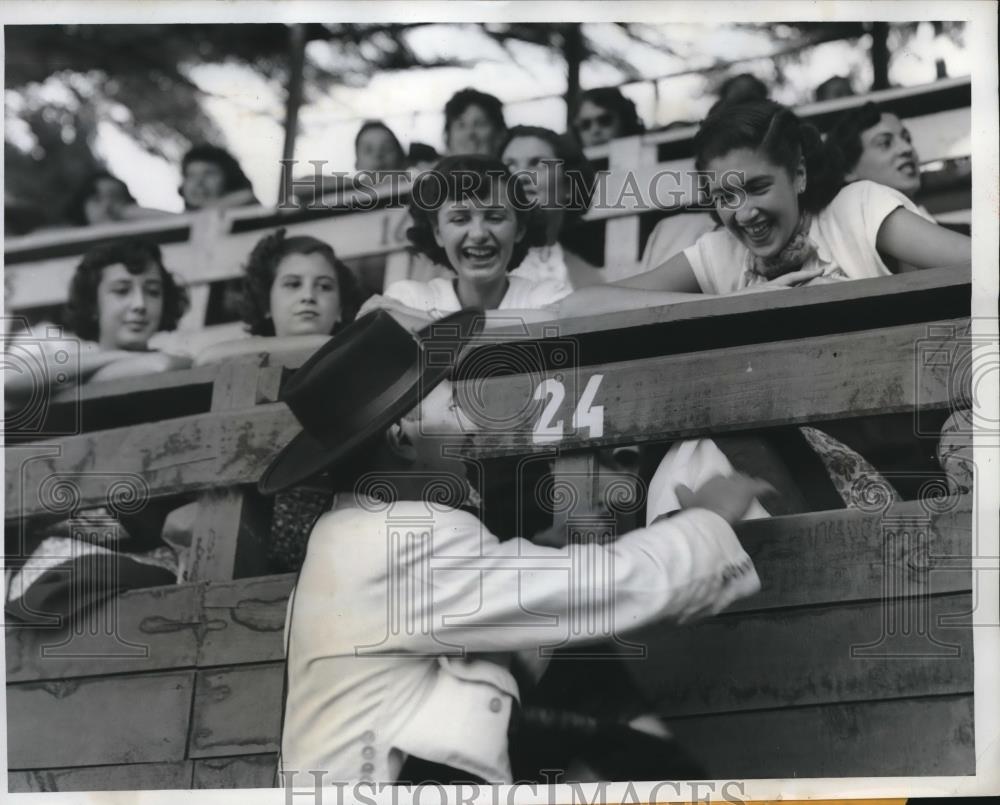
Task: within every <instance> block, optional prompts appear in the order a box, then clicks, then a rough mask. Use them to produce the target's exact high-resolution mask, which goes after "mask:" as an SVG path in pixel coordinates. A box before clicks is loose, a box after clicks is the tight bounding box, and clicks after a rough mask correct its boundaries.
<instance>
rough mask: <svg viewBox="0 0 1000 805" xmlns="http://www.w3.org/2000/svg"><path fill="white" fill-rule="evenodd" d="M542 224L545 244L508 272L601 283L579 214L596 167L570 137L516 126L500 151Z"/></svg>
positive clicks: (584, 208) (588, 196)
mask: <svg viewBox="0 0 1000 805" xmlns="http://www.w3.org/2000/svg"><path fill="white" fill-rule="evenodd" d="M500 152H501V159H502V160H503V163H504V164H505V165H506V166H507V167H508V168H509V169H510V170H511V172H512V173H513V174H514V176H515V177H517V179H518V180H519V181H520V182H521V183H522V185H523V187H524V191H525V193H526V194H527V197H528V200H529V201H530V202H532V203H535V204H537V205H538V212H539V214H540V215H541V216H542V218H543V220H544V222H545V243H544V244H543V245H541V246H535V247H532V248H531V249H529V250H528V253H527V255H525V258H524V260H522V261H521V265H519V266H518V267H517V268H516V269H514V271H513V272H512V273H513V274H514V275H516V276H523V277H527V278H528V279H531V280H535V281H541V280H556V281H558V282H560V283H563V284H568V286H569V287H573V288H579V287H583V286H585V285H594V284H597V283H600V282H603V281H604V277H603V275H602V274H601V273H600V272H599V270H598V269H597V268H596V267H595V266H594V265H593V264H592V263H591V262H590V261H588V260H587V258H586V257H585V256H584V254H583V253H584V252H585V250H586V243H587V241H586V238H585V234H586V233H585V232H584V231H583V229H584V227H583V226H582V220H581V219H582V218H583V215H584V214H585V213H586V212H587V210H588V209H589V207H590V201H591V198H592V197H593V194H594V182H595V178H596V177H595V174H594V169H593V168H592V167H591V166H590V163H589V162H588V161H587V159H586V157H584V155H583V152H582V151H580V149H579V148H578V147H577V146H576V143H574V142H573V141H572V140H570V138H569V136H568V135H563V134H557V133H556V132H554V131H552V129H546V128H542V127H540V126H514V128H512V129H510V130H509V131H508V132H507V137H506V139H505V141H504V143H503V145H502V147H501V149H500Z"/></svg>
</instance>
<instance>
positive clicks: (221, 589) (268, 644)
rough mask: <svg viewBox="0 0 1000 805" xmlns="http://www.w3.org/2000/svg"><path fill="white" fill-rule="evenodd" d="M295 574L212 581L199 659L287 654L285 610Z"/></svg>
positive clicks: (202, 662) (231, 661)
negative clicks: (284, 640)
mask: <svg viewBox="0 0 1000 805" xmlns="http://www.w3.org/2000/svg"><path fill="white" fill-rule="evenodd" d="M294 583H295V574H291V573H289V574H283V575H280V576H266V577H263V578H256V579H240V580H238V581H231V582H224V583H217V584H209V585H207V586H206V588H205V597H204V602H205V604H204V605H205V610H204V612H205V619H206V622H208V623H211V624H212V628H211V629H208V630H206V632H205V636H204V640H203V641H202V643H201V648H200V651H199V653H198V665H199V666H202V667H205V666H213V665H238V664H244V663H260V662H267V661H269V660H281V659H283V658H284V654H285V652H284V649H285V647H284V642H283V639H284V638H283V635H284V628H285V610H286V608H287V604H288V596H289V594H290V592H291V589H292V586H293V585H294Z"/></svg>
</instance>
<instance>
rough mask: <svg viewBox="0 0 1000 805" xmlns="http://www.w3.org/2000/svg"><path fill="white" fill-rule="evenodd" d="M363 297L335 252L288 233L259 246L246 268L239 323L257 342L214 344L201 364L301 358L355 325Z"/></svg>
mask: <svg viewBox="0 0 1000 805" xmlns="http://www.w3.org/2000/svg"><path fill="white" fill-rule="evenodd" d="M360 304H361V291H360V290H359V288H358V283H357V280H356V279H355V277H354V274H353V273H352V272H351V270H350V269H349V268H348V267H347V266H345V265H344V264H343V263H342V262H340V260H338V259H337V256H336V254H335V253H334V250H333V247H332V246H330V244H328V243H325V242H324V241H322V240H319V239H318V238H314V237H312V236H310V235H295V236H292V237H287V236H286V230H285V229H284V227H282V228H281V229H278V230H277V231H275V232H273V233H271V234H270V235H267V236H265V237H263V238H261V239H260V240H259V241H257V245H255V246H254V248H253V251H252V252H250V257H249V258H248V259H247V262H246V265H245V266H244V267H243V294H242V299H241V311H240V312H241V318H242V319H243V322H244V324H245V325H246V330H247V332H248V333H249V334H250V335H251V336H258V337H257V338H250V339H246V338H244V339H240V340H236V341H229V342H225V343H221V344H216V345H213V346H211V347H209V348H208V349H207V350H205V351H204V352H202V353H201V354H199V355H198V359H197V362H198V363H199V364H204V363H215V362H217V361H219V360H222V359H223V358H229V357H232V356H234V355H243V354H247V353H251V352H268V353H270V354H275V353H276V352H282V351H292V352H302V351H304V350H307V349H309V348H310V347H319V346H320V345H321V344H325V343H326V341H327V339H329V337H330V336H331V335H333V334H334V333H336V332H338V331H339V330H340V328H341V327H343V326H344V325H345V324H349V323H350V322H352V321H354V317H355V315H356V314H357V312H358V307H359V306H360Z"/></svg>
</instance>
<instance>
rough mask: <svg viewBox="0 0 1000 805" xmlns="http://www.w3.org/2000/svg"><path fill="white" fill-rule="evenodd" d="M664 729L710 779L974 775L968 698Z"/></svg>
mask: <svg viewBox="0 0 1000 805" xmlns="http://www.w3.org/2000/svg"><path fill="white" fill-rule="evenodd" d="M670 729H671V731H672V732H673V733H674V735H675V737H676V738H677V740H678V741H680V743H681V745H682V746H683V747H684V748H685V749H687V750H688V751H689V752H691V754H692V755H693V756H694V757H696V758H697V759H699V760H700V761H701V762H702V763H703V764H704V766H705V768H706V769H707V771H708V776H709V777H713V778H717V779H753V778H768V777H777V778H791V777H897V776H898V777H910V776H920V777H923V776H942V777H945V776H952V775H954V776H958V775H966V774H974V773H975V772H976V754H975V735H974V730H973V699H972V696H971V695H959V696H940V697H929V698H913V699H896V700H890V701H882V702H859V703H855V704H847V705H832V706H825V707H802V708H792V709H787V710H772V711H768V712H761V713H727V714H725V715H716V716H697V717H694V718H676V719H671V720H670Z"/></svg>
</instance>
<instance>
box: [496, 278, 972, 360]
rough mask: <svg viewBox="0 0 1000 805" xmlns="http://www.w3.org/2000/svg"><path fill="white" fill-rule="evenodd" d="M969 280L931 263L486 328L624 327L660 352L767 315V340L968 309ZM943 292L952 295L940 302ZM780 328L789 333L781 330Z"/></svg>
mask: <svg viewBox="0 0 1000 805" xmlns="http://www.w3.org/2000/svg"><path fill="white" fill-rule="evenodd" d="M971 282H972V273H971V269H970V268H969V266H962V267H949V268H935V269H928V270H926V271H914V272H911V273H908V274H902V275H897V276H892V277H878V278H873V279H865V280H852V281H851V282H839V283H835V284H831V285H816V286H812V287H808V288H790V289H788V290H785V291H782V292H780V293H754V294H737V295H733V296H724V297H712V296H706V297H705V298H704V299H695V300H692V301H689V302H684V303H683V304H675V305H668V306H665V307H651V308H642V309H639V310H628V311H622V312H615V313H604V314H600V315H595V316H581V317H576V318H565V319H559V320H557V321H548V322H540V323H532V324H518V325H517V326H511V327H503V328H501V327H498V328H496V329H491V330H490V336H491V338H503V339H508V340H535V339H540V338H545V337H549V338H552V337H558V338H567V337H580V336H592V338H591V339H590V340H594V339H597V338H600V339H602V340H605V341H608V340H611V338H612V334H613V333H618V332H619V331H625V332H627V333H628V334H630V335H641V337H642V338H644V339H646V340H653V341H654V343H655V344H656V345H657V347H658V348H659V349H662V350H663V351H664V354H666V353H668V352H669V353H677V352H688V351H692V350H695V349H708V348H712V347H714V346H725V345H727V344H728V343H732V344H741V343H742V344H746V343H749V341H750V340H751V338H752V337H753V334H754V333H758V332H759V331H760V330H761V329H762V325H765V326H766V324H767V323H768V322H776V324H777V326H776V327H775V333H776V335H775V337H774V339H773V340H782V339H783V338H786V337H787V338H791V337H795V336H796V335H798V336H799V337H804V336H809V335H822V334H824V333H827V332H846V331H848V330H862V329H868V328H872V327H879V326H895V325H900V324H910V323H914V322H918V321H934V320H936V319H940V318H952V317H957V316H965V315H968V314H969V311H970V300H971V296H972V285H971ZM945 300H952V301H951V302H949V303H947V304H946V302H945ZM904 316H905V317H906V318H903V317H904ZM828 319H835V320H836V321H837V322H838V324H837V327H836V329H825V330H824V329H823V327H824V324H825V322H826V320H828ZM699 320H701V321H703V322H705V323H706V327H705V328H704V329H703V330H701V331H698V333H697V334H696V335H694V337H692V333H691V332H686V331H682V330H681V329H680V325H684V324H690V323H694V322H698V321H699ZM709 323H711V325H712V326H713V327H714V332H715V338H716V342H712V341H711V340H710V338H711V333H712V331H710V330H709V329H708V324H709ZM644 328H645V329H644ZM793 328H796V329H793ZM553 330H554V333H553ZM780 333H791V334H789V335H786V336H783V335H780ZM720 335H722V336H723V337H726V342H727V343H726V344H720V343H717V341H718V338H719V336H720ZM616 340H620V339H616ZM756 340H757V341H761V340H764V341H766V340H771V339H770V338H758V339H756ZM578 343H579V347H578V351H580V352H581V353H586V354H589V353H590V352H591V351H592V350H591V349H589V348H588V347H589V343H588V341H587V339H583V340H579V341H578ZM615 347H617V344H615V343H614V342H612V343H611V347H610V348H609V351H610V349H613V348H615ZM614 358H617V359H619V360H622V359H624V357H623V356H620V355H619V356H614V357H613V358H608V359H609V360H611V359H614Z"/></svg>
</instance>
